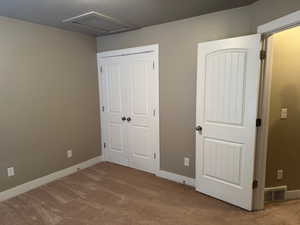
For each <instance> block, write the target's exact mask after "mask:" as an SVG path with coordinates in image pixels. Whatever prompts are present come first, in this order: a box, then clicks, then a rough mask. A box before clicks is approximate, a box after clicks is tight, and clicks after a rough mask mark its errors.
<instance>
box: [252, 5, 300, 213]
mask: <svg viewBox="0 0 300 225" xmlns="http://www.w3.org/2000/svg"><path fill="white" fill-rule="evenodd" d="M299 24H300V10H298V11H296V12H294V13H291V14H289V15H287V16H284V17H281V18H279V19H276V20H273V21H271V22H269V23H266V24H263V25H261V26H258V28H257V32H258V33H260V34H262V36H265V37H267V36H269V35H271V34H274V33H277V32H279V31H282V30H285V29H288V28H291V27H295V26H297V25H299ZM265 42H266V43H265V48H266V49H265V50H266V51H267V58H266V62H265V63H264V68H263V70H262V79H261V93H260V105H259V115H258V116H259V117H260V118H261V119H262V126H261V128H260V129H259V130H258V136H257V149H256V160H255V173H256V175H255V176H256V180H257V181H258V187H257V189H256V190H255V191H254V195H253V203H254V205H253V208H254V209H255V210H262V209H264V189H265V180H266V166H267V148H268V130H269V126H268V125H269V111H270V97H271V81H272V63H273V57H272V56H273V45H272V43H273V38H272V37H269V38H268V39H267V40H265Z"/></svg>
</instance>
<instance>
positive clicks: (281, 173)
mask: <svg viewBox="0 0 300 225" xmlns="http://www.w3.org/2000/svg"><path fill="white" fill-rule="evenodd" d="M282 179H283V170H281V169H280V170H277V180H282Z"/></svg>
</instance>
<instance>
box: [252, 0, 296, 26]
mask: <svg viewBox="0 0 300 225" xmlns="http://www.w3.org/2000/svg"><path fill="white" fill-rule="evenodd" d="M249 8H250V10H251V15H252V19H251V21H252V30H253V32H256V31H257V26H258V25H262V24H264V23H267V22H270V21H272V20H274V19H277V18H279V17H282V16H285V15H288V14H289V13H292V12H295V11H297V10H300V1H299V0H259V1H257V2H256V3H254V4H252V5H250V6H249Z"/></svg>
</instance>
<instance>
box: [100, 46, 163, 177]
mask: <svg viewBox="0 0 300 225" xmlns="http://www.w3.org/2000/svg"><path fill="white" fill-rule="evenodd" d="M143 53H153V54H154V65H153V66H154V68H155V71H154V73H155V78H154V108H155V117H154V153H155V154H156V157H155V166H154V173H155V174H156V175H157V174H158V173H159V170H160V140H159V45H158V44H154V45H147V46H141V47H136V48H127V49H120V50H113V51H105V52H100V53H97V65H98V89H99V100H100V112H101V122H100V123H101V149H102V154H103V157H104V161H107V152H106V151H107V148H105V143H106V142H107V141H106V140H107V128H106V127H105V124H106V123H105V121H106V116H105V113H104V112H103V109H104V105H105V102H104V99H103V96H104V95H103V94H104V93H103V86H102V85H103V82H102V81H101V73H102V65H101V60H102V59H105V58H111V57H117V56H127V55H136V54H143Z"/></svg>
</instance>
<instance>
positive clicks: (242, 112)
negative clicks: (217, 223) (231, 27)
mask: <svg viewBox="0 0 300 225" xmlns="http://www.w3.org/2000/svg"><path fill="white" fill-rule="evenodd" d="M260 46H261V45H260V35H250V36H244V37H238V38H231V39H226V40H218V41H211V42H205V43H200V44H199V45H198V76H197V121H196V130H197V134H196V190H197V191H199V192H202V193H204V194H207V195H210V196H212V197H215V198H217V199H220V200H223V201H225V202H228V203H231V204H233V205H236V206H239V207H241V208H244V209H247V210H252V193H253V190H252V187H253V176H254V156H255V137H256V117H257V106H258V92H259V77H260V57H259V53H260Z"/></svg>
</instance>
